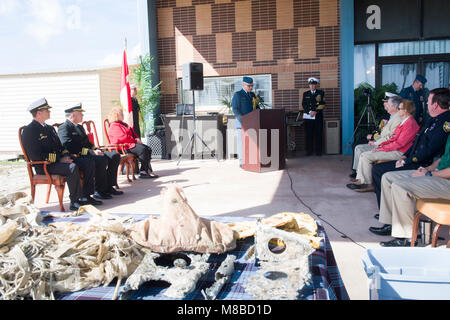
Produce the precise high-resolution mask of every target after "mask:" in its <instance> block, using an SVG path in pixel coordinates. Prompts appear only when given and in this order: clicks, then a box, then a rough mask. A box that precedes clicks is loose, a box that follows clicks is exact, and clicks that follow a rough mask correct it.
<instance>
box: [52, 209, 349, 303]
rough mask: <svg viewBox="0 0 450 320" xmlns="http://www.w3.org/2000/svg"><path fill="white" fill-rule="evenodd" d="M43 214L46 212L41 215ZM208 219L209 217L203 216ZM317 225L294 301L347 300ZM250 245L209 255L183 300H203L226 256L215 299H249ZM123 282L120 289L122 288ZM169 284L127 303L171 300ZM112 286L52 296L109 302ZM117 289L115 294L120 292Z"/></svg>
mask: <svg viewBox="0 0 450 320" xmlns="http://www.w3.org/2000/svg"><path fill="white" fill-rule="evenodd" d="M43 215H44V216H45V215H48V213H45V212H43ZM118 216H120V217H131V218H133V220H134V221H139V220H143V219H146V218H147V216H143V215H132V214H120V215H118ZM89 217H90V215H89V213H86V214H84V215H81V216H78V217H71V218H54V217H51V216H47V217H45V219H44V222H45V223H46V224H49V223H52V222H62V221H66V222H73V223H83V222H86V221H88V220H89ZM205 218H211V217H205ZM213 219H214V220H216V221H220V222H239V221H246V220H249V219H248V218H236V217H213ZM316 222H317V225H318V236H319V237H322V238H323V241H321V243H320V248H319V249H316V250H315V251H314V252H313V253H312V254H311V255H310V256H309V265H310V268H311V276H312V278H311V284H310V285H308V286H305V287H304V288H303V289H302V290H301V291H300V292H299V296H298V299H301V300H348V299H349V296H348V294H347V291H346V289H345V287H344V283H343V282H342V278H341V276H340V274H339V270H338V267H337V265H336V260H335V258H334V254H333V251H332V249H331V244H330V242H329V240H328V237H327V235H326V233H325V230H324V228H323V226H322V224H321V222H320V221H316ZM253 244H254V239H253V237H249V238H247V239H244V240H238V241H237V246H236V248H235V249H234V250H233V251H229V252H227V253H226V254H211V255H210V258H209V260H208V263H210V266H211V268H210V269H209V271H208V272H207V273H206V274H205V275H204V276H203V277H202V278H201V279H200V280H199V281H198V283H197V287H196V289H195V291H193V292H192V293H190V294H189V295H187V296H186V297H185V300H204V297H203V295H202V293H201V291H202V290H203V289H206V288H209V287H210V286H212V285H213V283H214V281H215V280H214V277H215V273H216V271H217V269H218V268H219V266H220V264H221V263H222V261H223V260H225V258H226V256H227V255H228V254H233V255H235V256H236V261H235V264H234V268H235V272H234V274H233V276H232V278H231V279H230V281H229V282H228V283H227V284H226V285H225V286H224V287H223V288H222V290H221V292H220V294H219V295H218V296H217V299H218V300H250V299H252V296H251V295H249V294H247V293H246V292H245V289H244V286H243V285H244V284H245V283H246V282H247V281H248V278H249V277H251V276H252V275H253V274H254V273H255V272H256V271H257V270H258V269H257V268H258V267H257V266H256V265H255V263H254V261H247V260H245V259H244V256H245V255H246V253H247V252H248V250H249V249H250V247H251V246H252V245H253ZM124 283H125V281H124V282H123V283H122V285H121V287H120V289H122V288H123V286H124ZM169 285H170V284H169V283H167V282H164V281H149V282H146V283H144V284H143V285H142V286H141V287H140V288H139V289H138V290H136V291H131V292H129V293H127V299H129V300H174V299H172V298H168V297H165V296H164V295H163V293H164V292H165V290H166V289H167V288H168V287H169ZM115 287H116V283H115V281H114V282H113V283H111V284H110V285H109V286H107V287H96V288H92V289H88V290H82V291H78V292H69V293H56V294H55V297H56V299H59V300H111V299H112V297H113V294H114V290H115ZM120 289H119V291H120Z"/></svg>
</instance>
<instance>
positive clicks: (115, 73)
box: [95, 66, 131, 144]
mask: <svg viewBox="0 0 450 320" xmlns="http://www.w3.org/2000/svg"><path fill="white" fill-rule="evenodd" d="M130 68H131V66H130ZM99 74H100V98H101V121H99V122H97V121H96V122H95V127H96V129H97V135H98V138H99V140H101V139H102V137H103V144H106V143H107V140H106V136H105V133H104V130H103V121H104V120H105V119H106V118H107V117H108V114H109V112H110V111H111V110H112V109H113V108H114V107H120V102H119V101H120V75H121V68H112V69H103V70H100V73H99ZM102 133H103V134H102Z"/></svg>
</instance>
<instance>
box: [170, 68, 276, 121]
mask: <svg viewBox="0 0 450 320" xmlns="http://www.w3.org/2000/svg"><path fill="white" fill-rule="evenodd" d="M242 77H243V76H233V77H205V78H204V79H203V90H202V91H194V94H195V111H196V112H221V113H228V110H227V106H226V104H225V102H227V101H229V102H230V104H231V99H232V97H233V94H234V93H235V92H236V91H239V90H241V89H242ZM251 77H252V78H253V82H254V86H253V92H255V94H257V95H259V96H260V97H261V98H262V99H263V100H264V103H265V104H266V105H267V108H272V76H271V75H270V74H263V75H251ZM178 84H179V87H180V88H181V90H180V92H181V97H180V101H182V103H185V104H190V103H192V91H188V90H182V80H181V79H179V82H178ZM230 112H231V110H230Z"/></svg>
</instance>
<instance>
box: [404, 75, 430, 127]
mask: <svg viewBox="0 0 450 320" xmlns="http://www.w3.org/2000/svg"><path fill="white" fill-rule="evenodd" d="M425 83H427V79H426V78H425V77H424V76H422V75H420V74H418V75H416V78H415V79H414V82H413V84H412V85H411V86H409V87H407V88H404V89H403V90H402V91H401V92H400V97H402V98H403V99H408V100H412V101H414V104H415V106H416V112H415V114H414V118H415V119H416V121H417V123H418V124H419V125H423V124H424V121H423V120H424V119H425V118H426V110H424V107H423V103H424V102H425V91H424V89H423V86H424V85H425Z"/></svg>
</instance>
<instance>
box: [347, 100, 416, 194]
mask: <svg viewBox="0 0 450 320" xmlns="http://www.w3.org/2000/svg"><path fill="white" fill-rule="evenodd" d="M415 109H416V107H415V105H414V102H413V101H411V100H406V99H403V100H402V102H401V103H400V105H399V107H398V115H399V117H400V118H401V119H402V122H400V124H399V125H398V126H397V128H396V129H395V130H394V132H393V133H392V135H391V137H390V138H389V139H388V140H386V141H384V142H382V143H380V144H379V145H378V147H377V148H375V149H373V150H372V151H366V152H363V153H362V154H361V156H360V158H359V163H358V169H357V173H356V181H354V182H355V183H352V184H348V185H347V187H348V188H350V189H352V190H356V191H360V192H361V191H369V190H370V189H371V188H370V185H371V184H372V166H373V163H374V162H375V161H379V160H387V161H392V160H398V159H400V158H401V157H402V156H403V154H404V153H405V152H406V151H407V150H408V149H409V148H410V147H411V146H412V144H413V142H414V138H415V136H416V133H417V132H418V131H419V129H420V127H419V125H418V124H417V122H416V120H415V119H414V112H415Z"/></svg>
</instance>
